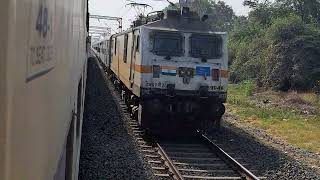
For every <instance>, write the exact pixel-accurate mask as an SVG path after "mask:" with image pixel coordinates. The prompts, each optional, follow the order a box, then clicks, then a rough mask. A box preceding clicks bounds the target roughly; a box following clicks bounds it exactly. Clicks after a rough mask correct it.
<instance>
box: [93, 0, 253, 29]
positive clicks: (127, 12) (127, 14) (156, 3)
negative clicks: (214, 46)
mask: <svg viewBox="0 0 320 180" xmlns="http://www.w3.org/2000/svg"><path fill="white" fill-rule="evenodd" d="M178 1H179V0H171V2H174V3H176V2H178ZM224 1H225V2H226V4H228V5H230V6H231V7H232V8H233V10H234V11H235V13H236V15H248V12H249V9H248V8H247V7H244V6H243V5H242V2H243V1H244V0H224ZM134 2H138V3H147V4H149V5H151V6H152V7H153V9H151V8H147V9H146V12H151V11H157V10H162V9H163V8H165V7H166V6H168V5H169V3H168V2H166V1H165V0H134ZM128 3H130V0H89V12H90V14H94V15H104V16H116V17H122V18H123V29H127V28H128V27H130V24H131V22H132V20H134V19H135V16H136V15H137V13H136V10H134V8H132V7H130V6H126V4H128ZM91 25H94V26H110V27H112V29H113V30H112V33H115V31H116V28H115V27H116V26H117V22H115V21H103V20H100V21H98V20H91Z"/></svg>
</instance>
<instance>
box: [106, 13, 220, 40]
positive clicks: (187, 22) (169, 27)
mask: <svg viewBox="0 0 320 180" xmlns="http://www.w3.org/2000/svg"><path fill="white" fill-rule="evenodd" d="M143 27H145V28H148V29H154V30H165V31H183V32H199V33H215V34H226V32H216V31H214V29H213V28H212V27H211V26H210V25H209V24H208V23H206V22H204V21H200V20H199V19H194V18H193V19H192V18H184V17H181V16H180V17H176V18H165V19H161V20H157V21H153V22H149V23H147V24H143V25H141V26H137V27H134V28H130V29H127V30H126V31H123V32H121V33H118V34H114V35H112V37H113V36H119V35H122V34H126V33H128V32H132V31H133V30H135V29H140V28H143Z"/></svg>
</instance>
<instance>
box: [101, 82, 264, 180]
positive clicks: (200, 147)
mask: <svg viewBox="0 0 320 180" xmlns="http://www.w3.org/2000/svg"><path fill="white" fill-rule="evenodd" d="M106 80H107V77H106ZM108 86H109V88H110V87H111V83H108ZM112 89H113V90H115V88H114V87H112ZM114 96H115V98H116V100H117V101H118V102H119V108H120V111H122V112H123V113H124V115H125V116H126V119H127V125H128V130H129V131H130V132H131V134H132V135H133V136H134V139H135V141H136V142H137V144H138V147H139V149H140V151H141V152H142V154H143V155H144V157H145V159H146V161H147V162H148V164H149V165H150V166H151V168H152V171H153V173H154V175H155V176H156V177H158V178H159V179H177V180H184V179H208V180H209V179H216V180H233V179H234V180H236V179H248V180H258V179H265V177H257V176H255V175H254V174H253V173H252V171H249V170H248V169H246V168H245V167H244V166H245V165H246V164H240V163H239V162H238V161H237V160H238V159H237V158H233V157H232V156H231V155H232V154H228V153H226V152H225V151H224V150H223V149H222V148H220V147H219V146H218V145H217V144H215V143H214V142H213V141H212V140H210V139H209V138H208V137H206V136H205V135H204V134H202V133H201V132H200V131H197V134H198V135H197V136H195V137H192V138H188V139H176V140H160V139H156V138H153V137H151V136H148V135H146V133H145V132H144V130H142V129H141V128H140V126H139V124H138V122H137V121H136V120H134V119H132V118H131V116H130V113H129V112H128V111H127V109H128V107H127V105H126V104H125V103H124V102H123V101H121V96H120V95H119V94H117V93H114Z"/></svg>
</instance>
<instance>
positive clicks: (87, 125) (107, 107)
mask: <svg viewBox="0 0 320 180" xmlns="http://www.w3.org/2000/svg"><path fill="white" fill-rule="evenodd" d="M79 168H80V169H79V179H80V180H100V179H101V180H102V179H103V180H104V179H112V180H114V179H121V180H122V179H152V176H153V175H152V174H151V171H150V170H149V169H148V167H147V165H146V164H145V163H144V161H143V159H142V158H141V155H140V154H139V152H138V150H137V147H136V145H135V144H134V141H133V139H132V138H131V136H130V135H129V134H128V132H127V129H126V127H125V125H124V122H123V120H122V117H121V114H120V113H119V112H118V109H117V105H116V102H115V101H114V100H113V97H112V95H111V93H110V90H109V89H108V88H107V85H106V84H105V79H104V77H103V75H102V74H101V71H100V69H99V66H98V65H97V62H96V60H94V59H90V60H89V61H88V77H87V88H86V100H85V111H84V120H83V130H82V144H81V154H80V167H79Z"/></svg>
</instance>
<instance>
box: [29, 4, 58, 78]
mask: <svg viewBox="0 0 320 180" xmlns="http://www.w3.org/2000/svg"><path fill="white" fill-rule="evenodd" d="M32 2H33V3H32V11H31V15H30V19H29V39H28V54H27V78H26V79H27V81H31V80H33V79H35V78H37V77H39V76H41V75H43V74H45V73H47V72H49V71H50V70H51V69H53V68H54V65H55V58H54V54H55V53H54V50H55V49H54V42H53V40H54V39H53V25H54V24H53V23H54V17H55V14H54V13H55V1H52V0H40V1H32Z"/></svg>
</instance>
